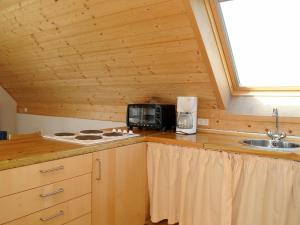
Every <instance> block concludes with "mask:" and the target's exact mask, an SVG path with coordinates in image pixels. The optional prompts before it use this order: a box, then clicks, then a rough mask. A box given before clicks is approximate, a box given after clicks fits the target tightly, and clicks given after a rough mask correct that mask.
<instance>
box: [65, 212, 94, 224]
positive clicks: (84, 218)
mask: <svg viewBox="0 0 300 225" xmlns="http://www.w3.org/2000/svg"><path fill="white" fill-rule="evenodd" d="M91 224H92V220H91V214H87V215H85V216H82V217H80V218H78V219H76V220H73V221H71V222H69V223H66V225H91ZM95 225H97V224H95Z"/></svg>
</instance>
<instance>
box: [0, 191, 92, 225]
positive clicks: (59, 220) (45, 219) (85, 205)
mask: <svg viewBox="0 0 300 225" xmlns="http://www.w3.org/2000/svg"><path fill="white" fill-rule="evenodd" d="M90 212H91V194H87V195H84V196H82V197H79V198H76V199H73V200H70V201H68V202H65V203H61V204H59V205H56V206H53V207H51V208H49V209H45V210H42V211H39V212H37V213H34V214H31V215H29V216H25V217H23V218H21V219H18V220H14V221H12V222H10V223H6V224H5V225H44V224H47V225H62V224H65V223H67V222H68V221H76V220H79V219H76V218H78V217H80V216H83V215H86V214H90ZM68 224H69V223H68ZM70 224H73V223H72V222H70ZM75 224H76V223H75ZM78 224H82V225H85V223H78ZM87 224H88V223H87Z"/></svg>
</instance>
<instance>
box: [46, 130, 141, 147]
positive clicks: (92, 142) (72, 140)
mask: <svg viewBox="0 0 300 225" xmlns="http://www.w3.org/2000/svg"><path fill="white" fill-rule="evenodd" d="M105 133H110V132H105ZM75 134H76V135H75V136H71V137H65V136H64V137H60V136H55V135H54V134H51V135H43V137H44V138H47V139H52V140H56V141H64V142H70V143H75V144H80V145H96V144H101V143H107V142H110V141H118V140H123V139H127V138H133V137H138V136H140V135H139V134H123V135H122V136H114V137H106V136H102V135H100V136H102V139H97V140H78V139H76V138H75V137H76V136H79V135H80V136H83V134H80V133H79V132H78V133H75Z"/></svg>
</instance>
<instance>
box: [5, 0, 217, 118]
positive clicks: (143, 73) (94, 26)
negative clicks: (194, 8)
mask: <svg viewBox="0 0 300 225" xmlns="http://www.w3.org/2000/svg"><path fill="white" fill-rule="evenodd" d="M0 32H1V35H0V84H1V86H2V87H3V88H5V89H6V90H7V91H8V93H10V94H11V96H12V97H13V98H14V99H15V100H16V101H17V103H18V110H19V112H24V109H25V108H27V110H28V113H31V114H41V115H55V116H71V117H81V118H92V119H103V120H114V121H123V120H124V118H125V117H124V113H125V109H126V105H127V104H128V103H141V102H150V101H154V102H164V103H175V102H176V96H180V95H190V96H198V98H199V105H200V108H201V109H218V108H219V107H218V105H219V104H218V103H219V102H218V100H219V99H218V98H217V96H218V93H216V91H217V90H216V88H214V87H215V86H216V85H215V83H214V80H213V79H212V74H211V72H210V70H209V65H208V64H207V59H206V58H205V57H207V56H206V53H205V51H204V50H203V49H201V47H199V46H200V45H199V40H198V38H197V34H196V32H195V27H193V21H192V18H191V16H190V15H189V12H188V9H187V7H186V2H185V0H43V1H40V0H2V1H0Z"/></svg>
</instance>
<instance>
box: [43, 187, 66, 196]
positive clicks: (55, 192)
mask: <svg viewBox="0 0 300 225" xmlns="http://www.w3.org/2000/svg"><path fill="white" fill-rule="evenodd" d="M64 191H65V190H64V189H63V188H59V189H57V190H56V191H53V192H50V193H47V194H40V196H41V197H42V198H45V197H49V196H52V195H56V194H59V193H62V192H64Z"/></svg>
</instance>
